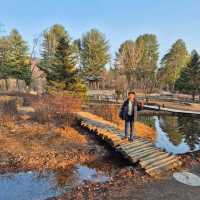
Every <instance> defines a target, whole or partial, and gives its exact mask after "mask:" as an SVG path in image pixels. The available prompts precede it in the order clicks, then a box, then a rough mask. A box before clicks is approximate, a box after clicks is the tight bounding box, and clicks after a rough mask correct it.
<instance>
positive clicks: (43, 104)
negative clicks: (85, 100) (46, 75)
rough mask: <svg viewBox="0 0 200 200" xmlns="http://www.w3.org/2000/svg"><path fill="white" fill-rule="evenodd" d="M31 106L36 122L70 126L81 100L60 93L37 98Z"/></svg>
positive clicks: (79, 107)
mask: <svg viewBox="0 0 200 200" xmlns="http://www.w3.org/2000/svg"><path fill="white" fill-rule="evenodd" d="M31 105H32V106H33V108H34V110H35V120H36V121H38V122H40V123H46V122H47V123H48V124H50V123H51V122H53V121H54V122H55V121H56V122H57V123H59V124H63V123H64V124H65V125H67V126H70V125H71V124H72V123H73V121H74V115H73V113H74V112H76V111H79V110H80V109H81V105H82V98H81V97H77V96H74V95H70V94H68V93H66V92H62V93H56V94H53V95H45V96H41V97H38V98H37V99H34V100H33V101H32V103H31Z"/></svg>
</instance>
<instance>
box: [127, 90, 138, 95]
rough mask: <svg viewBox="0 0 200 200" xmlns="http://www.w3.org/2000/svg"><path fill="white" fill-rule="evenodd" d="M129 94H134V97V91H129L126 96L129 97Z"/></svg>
mask: <svg viewBox="0 0 200 200" xmlns="http://www.w3.org/2000/svg"><path fill="white" fill-rule="evenodd" d="M130 94H134V95H136V94H135V92H134V91H130V92H128V95H130Z"/></svg>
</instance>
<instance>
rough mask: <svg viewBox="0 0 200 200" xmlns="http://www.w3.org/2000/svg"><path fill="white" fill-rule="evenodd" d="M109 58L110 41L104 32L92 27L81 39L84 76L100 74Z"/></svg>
mask: <svg viewBox="0 0 200 200" xmlns="http://www.w3.org/2000/svg"><path fill="white" fill-rule="evenodd" d="M109 60H110V55H109V46H108V41H107V40H106V39H105V36H104V35H103V34H102V33H100V32H99V31H98V30H96V29H92V30H90V31H89V32H87V33H86V34H85V35H83V37H82V41H81V65H82V67H83V70H82V71H83V75H84V77H87V76H93V75H95V76H100V75H101V73H102V72H103V70H104V68H105V65H106V64H107V63H108V62H109Z"/></svg>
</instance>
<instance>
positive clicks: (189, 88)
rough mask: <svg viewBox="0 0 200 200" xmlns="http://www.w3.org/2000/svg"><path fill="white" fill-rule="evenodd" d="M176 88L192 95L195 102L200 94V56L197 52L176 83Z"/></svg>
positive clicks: (192, 55) (193, 53) (193, 54)
mask: <svg viewBox="0 0 200 200" xmlns="http://www.w3.org/2000/svg"><path fill="white" fill-rule="evenodd" d="M175 88H176V89H177V90H179V91H182V92H185V93H188V94H192V97H193V100H194V99H195V95H196V94H197V93H199V92H200V56H199V54H198V53H197V52H196V51H195V50H194V51H192V54H191V59H190V61H189V63H188V64H187V66H186V68H184V69H183V70H182V72H181V75H180V77H179V79H178V80H177V81H176V84H175Z"/></svg>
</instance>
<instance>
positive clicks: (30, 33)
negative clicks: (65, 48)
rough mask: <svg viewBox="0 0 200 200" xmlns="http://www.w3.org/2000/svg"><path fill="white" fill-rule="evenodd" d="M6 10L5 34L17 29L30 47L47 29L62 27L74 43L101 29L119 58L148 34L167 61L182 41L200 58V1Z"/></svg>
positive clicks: (35, 1)
mask: <svg viewBox="0 0 200 200" xmlns="http://www.w3.org/2000/svg"><path fill="white" fill-rule="evenodd" d="M0 5H1V11H0V23H1V24H3V25H4V27H3V29H4V30H5V31H6V32H5V33H3V34H6V33H9V31H10V30H11V29H12V28H17V29H18V30H19V31H20V33H21V34H22V35H23V37H24V39H25V40H27V41H28V42H29V44H30V45H31V43H32V39H33V38H34V37H36V36H38V35H39V34H40V33H41V32H42V31H43V30H44V29H46V28H48V27H49V26H51V25H53V24H55V23H59V24H62V25H64V26H65V27H66V30H67V31H68V32H69V33H70V35H71V37H72V38H73V39H77V38H79V37H81V35H82V34H83V33H84V32H86V31H88V30H89V29H91V28H97V29H99V30H100V31H101V32H103V33H104V34H105V35H106V38H107V39H108V40H109V43H110V46H111V53H112V55H113V56H114V53H115V52H116V51H117V49H118V48H119V45H120V44H121V43H122V42H123V41H125V40H127V39H136V37H137V36H138V35H140V34H143V33H154V34H156V35H157V37H158V41H159V44H160V54H161V56H162V55H163V54H164V53H166V52H167V50H168V49H169V48H170V46H171V44H172V43H173V42H175V41H176V40H177V39H179V38H182V39H183V40H184V41H185V42H186V44H187V47H188V49H189V50H190V51H191V50H192V49H196V50H197V51H199V53H200V10H199V8H200V1H199V0H1V4H0ZM1 34H2V33H1Z"/></svg>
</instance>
